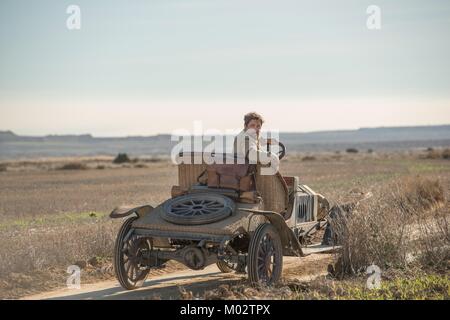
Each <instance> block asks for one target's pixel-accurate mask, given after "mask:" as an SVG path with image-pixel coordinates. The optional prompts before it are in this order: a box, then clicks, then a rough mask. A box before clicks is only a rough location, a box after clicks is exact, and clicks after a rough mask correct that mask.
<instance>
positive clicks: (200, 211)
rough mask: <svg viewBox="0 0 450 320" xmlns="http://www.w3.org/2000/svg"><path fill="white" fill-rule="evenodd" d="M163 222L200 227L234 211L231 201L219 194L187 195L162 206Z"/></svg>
mask: <svg viewBox="0 0 450 320" xmlns="http://www.w3.org/2000/svg"><path fill="white" fill-rule="evenodd" d="M163 209H164V210H163V214H162V217H163V218H164V220H166V221H168V222H171V223H175V224H185V225H200V224H207V223H213V222H216V221H220V220H222V219H224V218H226V217H228V216H230V215H231V214H232V213H233V212H234V210H235V204H234V202H233V200H231V199H230V198H227V197H225V196H222V195H219V194H203V193H198V194H188V195H185V196H181V197H177V198H174V199H171V200H169V201H167V202H166V203H165V204H164V206H163Z"/></svg>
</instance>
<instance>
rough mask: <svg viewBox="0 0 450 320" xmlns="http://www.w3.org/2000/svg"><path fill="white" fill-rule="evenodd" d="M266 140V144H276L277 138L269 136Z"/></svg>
mask: <svg viewBox="0 0 450 320" xmlns="http://www.w3.org/2000/svg"><path fill="white" fill-rule="evenodd" d="M266 141H267V144H278V140H277V139H272V138H269V139H267V140H266Z"/></svg>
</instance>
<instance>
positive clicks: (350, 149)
mask: <svg viewBox="0 0 450 320" xmlns="http://www.w3.org/2000/svg"><path fill="white" fill-rule="evenodd" d="M345 152H347V153H358V152H359V151H358V149H355V148H348V149H347V150H345Z"/></svg>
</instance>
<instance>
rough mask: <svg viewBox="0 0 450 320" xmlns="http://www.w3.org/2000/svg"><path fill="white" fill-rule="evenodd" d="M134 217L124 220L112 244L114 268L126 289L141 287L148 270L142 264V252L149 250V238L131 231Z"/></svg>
mask: <svg viewBox="0 0 450 320" xmlns="http://www.w3.org/2000/svg"><path fill="white" fill-rule="evenodd" d="M136 219H137V218H136V217H133V218H130V219H128V220H126V221H125V222H124V224H123V225H122V227H121V228H120V230H119V234H118V235H117V239H116V243H115V246H114V270H115V273H116V277H117V280H118V281H119V283H120V285H121V286H122V287H123V288H124V289H127V290H133V289H136V288H139V287H141V286H142V285H143V284H144V281H145V279H146V278H147V275H148V273H149V271H150V269H149V268H148V266H145V265H144V264H143V258H142V256H143V254H144V253H146V252H148V251H149V250H151V244H150V240H149V239H147V238H139V237H137V236H136V235H133V234H132V233H131V230H132V228H131V225H132V223H133V221H134V220H136Z"/></svg>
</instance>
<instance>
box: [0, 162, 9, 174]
mask: <svg viewBox="0 0 450 320" xmlns="http://www.w3.org/2000/svg"><path fill="white" fill-rule="evenodd" d="M6 170H8V167H7V165H6V164H3V163H2V164H0V172H5V171H6Z"/></svg>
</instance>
